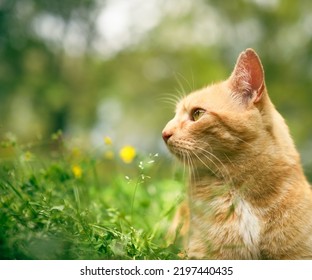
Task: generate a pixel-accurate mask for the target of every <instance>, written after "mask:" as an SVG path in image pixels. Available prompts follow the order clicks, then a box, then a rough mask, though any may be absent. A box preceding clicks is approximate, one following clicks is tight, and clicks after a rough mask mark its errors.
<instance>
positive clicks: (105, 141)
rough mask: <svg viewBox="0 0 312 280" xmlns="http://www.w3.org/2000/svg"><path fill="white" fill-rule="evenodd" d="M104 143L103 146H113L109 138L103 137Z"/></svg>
mask: <svg viewBox="0 0 312 280" xmlns="http://www.w3.org/2000/svg"><path fill="white" fill-rule="evenodd" d="M104 143H105V145H107V146H110V145H112V144H113V141H112V139H111V138H110V137H108V136H105V137H104Z"/></svg>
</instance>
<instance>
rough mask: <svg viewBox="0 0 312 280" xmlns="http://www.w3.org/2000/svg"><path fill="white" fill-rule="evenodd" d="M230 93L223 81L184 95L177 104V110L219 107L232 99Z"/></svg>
mask: <svg viewBox="0 0 312 280" xmlns="http://www.w3.org/2000/svg"><path fill="white" fill-rule="evenodd" d="M229 95H230V94H229V93H228V89H227V88H226V86H225V85H224V84H223V83H220V84H213V85H210V86H208V87H205V88H203V89H201V90H197V91H194V92H192V93H190V94H189V95H187V96H186V97H184V98H183V99H182V100H181V101H180V102H179V103H178V104H177V111H179V110H184V111H190V110H192V109H194V108H203V109H206V110H209V109H218V108H220V107H224V106H225V105H226V104H227V103H228V102H229V101H230V100H229V98H228V97H229Z"/></svg>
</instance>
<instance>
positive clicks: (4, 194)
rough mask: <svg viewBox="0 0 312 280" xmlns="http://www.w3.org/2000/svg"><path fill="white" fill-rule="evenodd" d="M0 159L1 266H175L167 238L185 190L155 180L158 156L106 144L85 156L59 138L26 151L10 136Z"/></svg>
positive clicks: (176, 249) (172, 246) (160, 165)
mask: <svg viewBox="0 0 312 280" xmlns="http://www.w3.org/2000/svg"><path fill="white" fill-rule="evenodd" d="M41 146H44V147H43V149H44V150H45V151H47V150H48V151H49V152H48V153H47V152H45V153H44V156H42V152H41V149H42V147H41ZM47 148H48V149H47ZM0 156H1V157H0V227H1V228H0V258H1V259H177V258H178V253H179V252H180V251H179V250H180V249H179V244H172V243H171V244H169V243H170V242H169V241H168V240H166V232H167V229H168V227H169V224H170V219H171V217H172V215H173V213H174V211H175V208H176V206H177V204H178V203H179V201H180V200H181V199H182V195H181V194H182V193H183V186H182V184H181V183H180V182H179V181H181V180H174V179H168V178H170V177H167V176H163V177H162V176H161V175H160V174H162V172H163V169H164V165H163V163H162V159H161V158H160V157H159V156H158V154H152V155H144V156H140V155H138V151H136V150H135V149H134V148H133V147H131V146H129V147H125V148H124V149H123V150H122V151H120V153H119V151H117V150H115V148H114V145H113V143H112V141H111V140H110V139H109V138H105V139H104V141H103V147H99V149H95V150H93V151H82V150H81V149H80V148H79V147H72V146H71V145H70V144H69V143H66V142H65V141H64V140H63V136H62V134H61V133H56V134H55V135H53V136H52V140H51V141H48V142H46V143H43V141H39V142H38V143H36V144H28V145H20V144H18V141H17V140H16V139H15V138H14V136H12V135H8V136H7V137H6V139H5V140H3V141H2V143H1V150H0ZM171 177H172V176H171ZM166 178H167V179H166Z"/></svg>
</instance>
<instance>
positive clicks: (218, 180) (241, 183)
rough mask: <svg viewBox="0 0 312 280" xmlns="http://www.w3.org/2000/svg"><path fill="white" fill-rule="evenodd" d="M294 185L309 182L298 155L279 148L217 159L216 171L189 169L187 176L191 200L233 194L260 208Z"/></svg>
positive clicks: (201, 168)
mask: <svg viewBox="0 0 312 280" xmlns="http://www.w3.org/2000/svg"><path fill="white" fill-rule="evenodd" d="M290 148H291V147H289V149H290ZM271 149H272V147H271ZM294 151H295V150H294ZM274 152H276V153H274ZM288 152H289V150H288ZM296 184H304V185H308V183H307V181H306V179H305V176H304V174H303V170H302V168H301V164H300V159H299V155H298V154H297V152H295V153H293V154H292V155H291V156H288V155H285V154H283V151H281V150H279V151H278V150H276V151H269V150H267V151H262V153H258V154H256V152H254V154H252V153H251V152H250V153H249V155H248V156H241V157H240V158H236V159H235V164H234V163H233V161H231V159H227V160H224V161H223V162H220V163H219V164H218V166H217V168H216V170H215V171H211V170H208V169H207V168H206V169H205V168H204V167H200V168H197V169H194V170H192V171H191V176H190V192H191V196H192V197H193V198H194V199H196V198H199V199H202V198H205V200H206V199H207V200H210V199H213V198H215V197H218V196H232V195H233V194H235V195H239V196H240V197H242V198H244V199H246V200H248V201H249V202H250V203H252V204H255V205H257V206H259V207H266V206H267V205H270V203H272V201H274V200H276V198H277V196H280V195H281V194H282V193H284V192H287V191H289V190H290V189H294V190H295V188H296Z"/></svg>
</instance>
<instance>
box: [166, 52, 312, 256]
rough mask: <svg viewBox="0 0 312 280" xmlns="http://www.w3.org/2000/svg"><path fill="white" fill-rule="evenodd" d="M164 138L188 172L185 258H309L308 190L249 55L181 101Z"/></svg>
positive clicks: (311, 209)
mask: <svg viewBox="0 0 312 280" xmlns="http://www.w3.org/2000/svg"><path fill="white" fill-rule="evenodd" d="M163 138H164V140H165V142H166V144H167V146H168V148H169V150H170V151H171V152H172V153H173V154H174V155H175V156H176V157H177V158H179V159H180V160H181V161H183V162H184V163H186V164H187V165H188V166H189V168H190V188H189V199H188V207H187V209H188V212H189V214H187V215H185V216H189V221H186V223H188V224H189V227H188V243H187V244H188V245H187V247H188V248H187V253H188V257H189V258H195V259H306V258H308V259H310V258H312V192H311V189H310V185H309V184H308V182H307V180H306V178H305V176H304V173H303V170H302V167H301V164H300V158H299V155H298V152H297V151H296V148H295V146H294V144H293V141H292V139H291V136H290V135H289V131H288V128H287V126H286V124H285V122H284V119H283V118H282V117H281V115H280V114H279V113H278V112H277V110H276V109H275V107H274V105H273V104H272V103H271V101H270V98H269V95H268V93H267V89H266V86H265V82H264V72H263V68H262V64H261V62H260V59H259V57H258V56H257V54H256V53H255V52H254V51H253V50H252V49H247V50H246V51H244V52H242V53H241V54H240V56H239V58H238V60H237V63H236V66H235V68H234V71H233V73H232V74H231V76H230V77H229V78H228V79H227V80H226V81H223V82H220V83H217V84H213V85H211V86H208V87H206V88H204V89H201V90H198V91H195V92H193V93H191V94H190V95H188V96H186V97H185V98H184V99H182V100H181V101H180V102H179V103H178V104H177V107H176V114H175V117H174V118H173V119H172V120H171V121H169V122H168V124H167V125H166V127H165V129H164V130H163ZM182 212H185V209H183V211H182Z"/></svg>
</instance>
